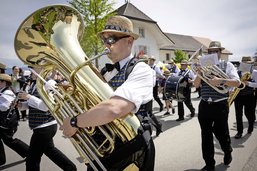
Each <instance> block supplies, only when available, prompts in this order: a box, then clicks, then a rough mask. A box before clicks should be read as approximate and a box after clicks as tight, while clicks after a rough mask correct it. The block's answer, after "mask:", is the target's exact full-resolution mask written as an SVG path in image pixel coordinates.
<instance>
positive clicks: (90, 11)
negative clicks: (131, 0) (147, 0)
mask: <svg viewBox="0 0 257 171" xmlns="http://www.w3.org/2000/svg"><path fill="white" fill-rule="evenodd" d="M69 3H70V4H71V5H72V6H73V7H74V8H76V9H77V10H78V11H79V12H80V14H81V15H82V16H83V19H84V23H85V30H84V33H83V38H82V40H81V42H80V44H81V47H82V49H83V50H84V52H85V53H86V55H87V56H88V57H91V56H95V55H97V54H99V53H100V52H102V51H103V48H104V47H103V45H102V42H101V40H100V39H99V38H98V36H97V33H98V32H100V31H102V30H103V27H104V24H105V23H106V20H107V18H108V17H110V16H111V15H115V13H113V7H112V6H113V5H114V2H113V1H111V2H108V0H72V1H69ZM95 65H96V67H97V68H98V59H96V61H95Z"/></svg>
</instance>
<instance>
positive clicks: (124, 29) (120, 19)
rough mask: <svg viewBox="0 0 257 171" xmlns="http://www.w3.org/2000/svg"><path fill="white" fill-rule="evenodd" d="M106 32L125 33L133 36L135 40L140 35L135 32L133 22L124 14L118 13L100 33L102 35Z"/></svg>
mask: <svg viewBox="0 0 257 171" xmlns="http://www.w3.org/2000/svg"><path fill="white" fill-rule="evenodd" d="M105 32H112V33H119V34H123V35H129V36H132V37H133V38H134V39H135V40H136V39H138V37H139V35H138V34H136V33H134V32H133V23H132V22H131V21H130V20H129V19H128V18H127V17H124V16H120V15H116V16H112V17H110V18H109V19H108V20H107V22H106V24H105V26H104V29H103V31H102V32H100V33H98V35H99V36H101V35H102V34H103V33H105Z"/></svg>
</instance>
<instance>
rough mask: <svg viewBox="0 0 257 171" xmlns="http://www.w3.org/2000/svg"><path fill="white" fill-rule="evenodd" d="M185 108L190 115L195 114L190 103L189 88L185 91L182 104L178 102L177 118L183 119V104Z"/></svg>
mask: <svg viewBox="0 0 257 171" xmlns="http://www.w3.org/2000/svg"><path fill="white" fill-rule="evenodd" d="M183 103H185V105H186V106H187V108H188V109H189V110H190V112H191V113H194V112H195V108H194V107H193V104H192V102H191V88H188V89H187V90H186V94H185V101H184V102H178V116H179V118H184V115H185V111H184V104H183Z"/></svg>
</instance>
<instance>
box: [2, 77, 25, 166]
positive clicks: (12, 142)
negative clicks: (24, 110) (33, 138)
mask: <svg viewBox="0 0 257 171" xmlns="http://www.w3.org/2000/svg"><path fill="white" fill-rule="evenodd" d="M11 85H12V79H11V76H9V75H7V74H0V165H3V164H5V162H6V156H5V151H4V145H3V142H4V143H5V145H7V146H8V147H9V148H11V149H12V150H14V151H15V152H16V153H18V154H19V155H20V156H21V157H22V158H25V157H27V154H28V149H29V146H28V145H27V144H26V143H24V142H23V141H21V140H19V139H17V138H13V135H14V134H15V132H16V131H17V127H18V120H17V116H15V115H17V113H12V115H14V116H13V117H14V119H12V120H11V122H12V123H7V125H5V124H4V123H3V122H4V121H6V119H7V115H8V113H9V112H15V110H13V111H10V108H11V105H15V104H12V103H13V101H14V99H15V94H14V93H13V91H12V90H11ZM13 109H14V108H13ZM10 124H11V125H12V126H11V125H10Z"/></svg>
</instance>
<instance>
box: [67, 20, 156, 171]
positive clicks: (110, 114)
mask: <svg viewBox="0 0 257 171" xmlns="http://www.w3.org/2000/svg"><path fill="white" fill-rule="evenodd" d="M99 36H100V38H101V39H102V41H103V43H104V45H105V46H106V47H107V48H108V49H110V53H109V54H108V57H109V58H110V59H111V61H112V62H113V63H114V64H115V65H106V72H105V73H104V77H105V79H106V81H107V82H108V84H109V85H110V86H111V87H112V88H113V89H114V90H115V91H114V92H113V94H112V96H111V97H110V98H109V99H107V100H105V101H102V102H100V103H99V104H97V105H95V106H94V107H92V108H91V109H90V110H88V111H87V112H85V113H82V114H80V115H77V116H76V117H72V118H66V119H65V120H64V122H63V125H62V129H63V133H64V135H66V136H67V137H71V136H72V135H74V134H75V133H76V131H77V130H78V128H85V127H91V126H92V127H94V126H99V125H104V124H107V123H110V122H112V121H113V120H115V119H119V118H122V117H124V116H126V114H128V113H130V112H140V115H142V114H143V113H146V111H145V109H146V108H144V107H142V106H143V105H144V104H146V103H148V102H149V101H151V100H152V98H153V95H152V90H153V73H152V70H151V68H150V67H149V66H148V65H147V64H146V63H145V62H138V63H137V64H136V65H135V66H134V68H133V70H132V71H131V72H130V74H129V75H128V77H127V79H126V76H125V75H126V68H127V66H128V64H129V61H130V60H132V58H133V56H132V54H131V49H132V46H133V42H134V40H136V39H137V38H138V35H137V34H135V33H134V32H133V25H132V22H131V21H130V20H129V19H128V18H126V17H123V16H113V17H110V18H109V19H108V21H107V23H106V25H105V27H104V30H103V31H102V32H100V33H99ZM116 143H117V142H116ZM116 145H117V144H116ZM115 147H116V148H115V149H117V150H115V151H114V152H113V153H111V154H110V155H108V156H104V157H103V158H101V159H100V160H101V162H102V163H103V165H104V166H105V167H106V169H107V170H123V169H125V168H126V167H127V166H129V165H130V164H132V163H134V164H136V166H137V167H138V168H139V169H140V170H147V171H151V170H154V159H155V147H154V143H153V140H152V138H151V136H150V133H149V131H146V130H141V131H140V130H139V131H138V135H137V136H136V137H135V138H134V139H132V141H129V142H127V143H125V144H120V145H117V146H115ZM90 169H91V170H92V168H91V167H90V166H89V170H90Z"/></svg>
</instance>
